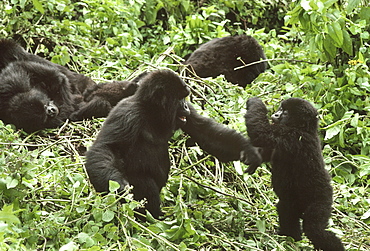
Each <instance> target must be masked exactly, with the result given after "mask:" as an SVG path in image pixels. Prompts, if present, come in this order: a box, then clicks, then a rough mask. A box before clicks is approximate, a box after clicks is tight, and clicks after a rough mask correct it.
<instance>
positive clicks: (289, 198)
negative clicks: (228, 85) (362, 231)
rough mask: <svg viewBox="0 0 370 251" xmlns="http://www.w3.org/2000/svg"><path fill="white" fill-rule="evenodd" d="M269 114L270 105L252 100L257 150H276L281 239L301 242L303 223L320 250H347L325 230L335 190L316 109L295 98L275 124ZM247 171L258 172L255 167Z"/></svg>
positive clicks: (250, 119)
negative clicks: (289, 238)
mask: <svg viewBox="0 0 370 251" xmlns="http://www.w3.org/2000/svg"><path fill="white" fill-rule="evenodd" d="M266 115H267V109H266V106H265V105H264V104H263V102H262V101H261V100H260V99H258V98H251V99H249V100H248V102H247V113H246V115H245V120H246V126H247V131H248V135H249V137H250V139H251V141H252V143H253V145H254V146H256V147H262V148H265V149H267V150H268V151H270V150H272V155H271V163H272V186H273V189H274V191H275V193H276V195H277V196H278V197H279V202H278V204H277V210H278V214H279V223H280V231H279V234H280V235H286V236H291V237H293V238H294V239H295V240H300V239H301V232H302V230H301V226H300V218H301V219H303V232H304V233H305V234H306V235H307V237H308V238H309V239H310V240H311V241H312V243H313V244H314V247H315V248H316V249H322V250H324V251H342V250H344V247H343V244H342V243H341V241H340V239H339V238H338V237H336V236H335V234H334V233H332V232H330V231H327V230H325V228H326V227H327V224H328V220H329V218H330V215H331V210H332V202H333V189H332V187H331V185H330V181H331V178H330V176H329V174H328V172H327V171H326V169H325V165H324V161H323V157H322V153H321V144H320V139H319V136H318V132H317V131H318V117H317V111H316V109H315V108H314V107H313V106H312V105H311V104H310V103H309V102H308V101H306V100H303V99H299V98H290V99H287V100H285V101H283V102H282V103H281V106H280V108H279V110H278V111H277V112H276V113H275V114H274V115H272V119H273V124H270V123H269V120H268V117H267V116H266ZM248 171H249V172H250V173H252V172H254V170H253V168H251V169H249V170H248Z"/></svg>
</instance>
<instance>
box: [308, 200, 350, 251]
mask: <svg viewBox="0 0 370 251" xmlns="http://www.w3.org/2000/svg"><path fill="white" fill-rule="evenodd" d="M330 214H331V204H328V203H322V202H320V203H319V202H317V203H314V204H311V205H310V206H309V207H308V208H307V209H306V211H305V212H304V215H303V231H304V232H305V234H306V235H307V237H308V239H310V240H311V241H312V243H313V245H314V247H315V248H316V249H322V250H324V251H344V247H343V244H342V242H341V241H340V239H339V238H338V237H336V236H335V234H334V233H333V232H330V231H327V230H325V228H326V227H327V224H328V220H329V217H330Z"/></svg>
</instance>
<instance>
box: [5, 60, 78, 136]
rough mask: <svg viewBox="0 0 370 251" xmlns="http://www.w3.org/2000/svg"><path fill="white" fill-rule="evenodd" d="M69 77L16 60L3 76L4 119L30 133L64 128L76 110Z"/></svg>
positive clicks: (43, 65) (53, 68)
mask: <svg viewBox="0 0 370 251" xmlns="http://www.w3.org/2000/svg"><path fill="white" fill-rule="evenodd" d="M74 109H75V106H74V96H73V95H72V92H71V86H70V83H69V81H68V78H67V77H66V76H65V75H64V74H63V73H61V72H59V71H58V70H57V69H56V68H55V67H53V66H50V65H45V64H40V63H37V62H31V61H15V62H13V63H10V64H8V65H7V66H6V67H5V68H4V69H3V70H2V71H1V73H0V119H2V120H3V121H4V122H5V123H11V124H14V125H16V126H17V127H19V128H23V129H24V130H25V131H26V132H33V131H36V130H40V129H44V128H53V127H57V126H59V125H61V124H62V123H63V122H64V121H65V120H66V119H67V118H68V116H69V115H70V114H71V113H72V112H73V111H74Z"/></svg>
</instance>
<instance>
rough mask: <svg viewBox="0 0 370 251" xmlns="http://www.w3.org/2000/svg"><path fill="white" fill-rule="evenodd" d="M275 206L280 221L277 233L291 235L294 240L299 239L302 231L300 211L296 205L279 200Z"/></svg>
mask: <svg viewBox="0 0 370 251" xmlns="http://www.w3.org/2000/svg"><path fill="white" fill-rule="evenodd" d="M276 207H277V211H278V214H279V223H280V230H279V235H285V236H291V237H293V239H294V240H296V241H299V240H301V239H302V238H301V235H302V231H301V226H300V222H299V219H300V216H301V213H300V212H299V209H298V207H297V205H295V204H294V203H291V202H290V201H282V200H279V202H278V203H277V205H276Z"/></svg>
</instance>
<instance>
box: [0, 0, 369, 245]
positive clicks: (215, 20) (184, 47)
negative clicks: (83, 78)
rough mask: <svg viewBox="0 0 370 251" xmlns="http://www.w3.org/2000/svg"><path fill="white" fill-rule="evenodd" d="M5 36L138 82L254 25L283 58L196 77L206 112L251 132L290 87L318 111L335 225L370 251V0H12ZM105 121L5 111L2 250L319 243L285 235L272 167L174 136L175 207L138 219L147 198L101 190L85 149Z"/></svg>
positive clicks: (1, 26)
mask: <svg viewBox="0 0 370 251" xmlns="http://www.w3.org/2000/svg"><path fill="white" fill-rule="evenodd" d="M0 20H1V21H0V38H13V39H15V40H17V41H18V42H19V43H21V44H22V45H23V46H24V47H25V48H26V49H27V50H28V51H29V52H32V53H36V54H38V55H41V56H43V57H46V58H47V59H49V60H51V61H53V62H56V63H59V64H62V65H66V66H67V67H69V68H70V69H72V70H74V71H78V72H80V73H83V74H86V75H88V76H91V77H92V78H93V79H94V80H96V81H97V82H100V81H106V80H115V79H117V80H123V79H130V78H132V77H134V76H135V75H137V74H138V73H140V72H141V71H143V70H150V69H153V68H157V67H169V68H172V69H174V70H179V71H180V70H181V68H182V67H181V66H180V61H181V58H183V57H185V56H186V55H187V54H188V53H190V52H191V51H193V50H194V49H195V48H197V46H198V45H199V44H201V43H204V42H206V41H208V40H210V39H212V38H215V37H223V36H227V35H234V34H248V35H252V36H254V37H255V38H256V39H257V40H258V41H259V42H260V43H261V45H262V46H263V48H264V50H265V53H266V56H267V58H268V59H269V60H270V61H269V64H270V68H269V69H268V70H267V71H266V72H265V73H263V74H261V75H260V76H259V77H258V78H257V79H256V80H255V81H254V82H253V83H252V85H251V86H248V87H246V88H245V89H242V88H240V87H237V86H234V85H232V84H230V83H228V82H226V81H225V80H224V79H223V77H222V76H220V77H218V78H216V79H205V80H199V79H198V80H197V79H187V81H188V84H189V85H190V86H191V88H192V92H193V94H192V97H191V99H192V102H193V103H194V104H195V105H196V107H197V109H198V110H199V111H200V112H201V113H203V114H204V115H205V116H209V117H212V118H214V119H215V120H217V121H219V122H220V123H225V124H227V125H228V126H229V127H231V128H234V129H236V130H238V131H241V132H243V133H245V126H244V121H243V115H244V113H245V102H246V100H247V99H248V98H249V97H252V96H259V97H261V98H262V99H263V100H264V101H265V102H266V103H267V104H268V107H269V108H270V110H271V111H273V110H274V109H276V108H277V105H278V103H279V102H280V101H281V100H282V99H285V98H288V97H292V96H294V97H301V98H305V99H307V100H309V101H311V102H312V103H314V104H315V106H316V107H317V108H318V109H319V113H320V121H321V124H320V126H321V129H320V133H321V136H322V141H323V154H324V158H325V163H326V167H327V169H328V170H329V172H330V173H331V175H332V176H333V187H334V204H333V207H334V209H333V215H332V218H331V222H330V225H329V229H330V230H332V231H334V232H335V233H336V234H337V235H338V236H339V237H340V238H341V239H342V240H343V242H344V244H345V246H346V250H364V251H365V250H370V244H369V243H370V238H369V236H370V227H369V224H370V209H369V204H370V197H369V194H370V188H369V176H370V157H369V155H370V119H369V111H370V101H369V94H370V84H369V76H370V71H369V66H370V62H369V55H370V48H369V47H370V43H369V32H370V6H369V4H368V1H366V0H344V1H339V0H327V1H326V0H299V1H286V0H272V1H270V0H269V1H266V0H257V1H245V0H220V1H218V0H198V1H197V0H193V1H190V0H148V1H144V0H127V1H123V0H100V1H95V0H94V1H93V0H81V1H76V0H48V1H42V0H32V1H30V0H3V1H1V2H0ZM103 121H104V119H95V120H91V121H82V122H79V123H70V122H68V123H66V124H65V125H64V126H62V127H61V128H57V129H54V130H44V131H41V132H38V133H34V134H31V135H27V134H25V133H24V132H22V131H17V130H15V129H14V128H13V127H12V126H11V125H4V124H3V123H1V122H0V170H1V172H0V206H1V211H0V250H61V251H62V250H63V251H64V250H313V248H312V245H311V244H310V243H309V241H308V239H307V238H304V239H303V240H302V241H300V242H293V241H292V240H291V239H290V238H287V237H281V236H278V235H276V234H275V230H276V229H277V228H278V223H277V214H276V210H275V206H274V205H275V203H276V199H277V198H276V196H275V195H274V193H273V192H272V190H271V188H270V176H271V175H270V171H269V166H268V165H264V166H262V167H261V168H260V169H258V171H257V172H256V173H255V174H254V175H252V176H250V175H246V174H243V170H244V168H245V166H244V165H243V164H240V163H239V162H234V163H220V162H218V161H217V159H214V158H213V157H211V156H208V155H206V154H205V153H203V152H202V150H201V149H199V148H198V147H197V146H193V147H185V141H186V136H185V135H184V134H183V133H182V132H181V131H179V132H176V133H175V135H174V137H173V140H172V141H171V147H170V150H169V151H170V155H171V161H172V169H171V174H170V178H169V182H168V184H167V186H166V187H165V188H164V189H163V190H162V193H161V196H162V201H163V205H162V208H163V211H164V212H165V218H164V219H163V220H161V221H156V220H154V219H152V218H151V217H150V216H148V219H149V221H148V222H145V223H143V222H138V221H136V220H135V219H134V217H133V211H132V210H133V209H134V208H135V207H137V206H140V205H141V204H142V203H144V202H136V201H133V200H132V196H131V194H130V193H129V192H128V193H127V194H124V195H120V196H122V197H124V198H125V199H126V200H127V203H126V204H120V203H117V201H118V200H119V197H118V196H117V195H116V194H115V191H116V189H117V187H116V186H115V184H113V183H112V184H111V193H110V194H109V195H107V196H101V195H99V194H97V193H96V192H95V191H94V189H93V188H92V186H91V184H90V183H89V181H88V179H87V175H86V173H85V171H84V167H83V163H84V156H83V155H82V154H81V153H83V151H84V150H85V149H86V148H87V147H88V146H89V145H91V143H92V142H93V140H94V137H95V136H96V134H97V132H98V131H99V128H100V127H101V124H102V122H103Z"/></svg>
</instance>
